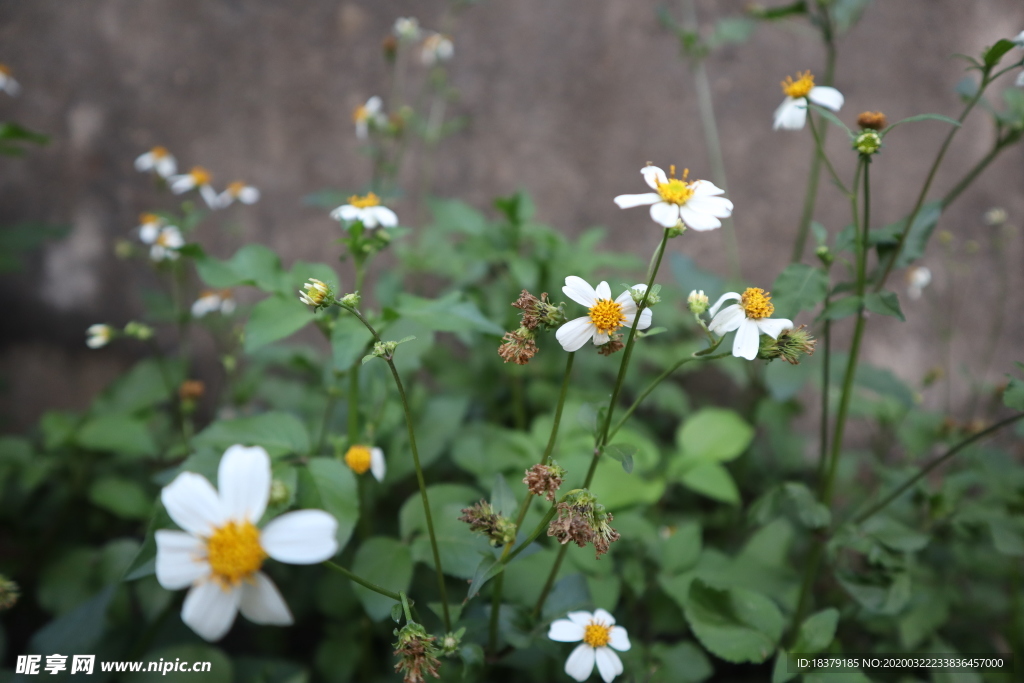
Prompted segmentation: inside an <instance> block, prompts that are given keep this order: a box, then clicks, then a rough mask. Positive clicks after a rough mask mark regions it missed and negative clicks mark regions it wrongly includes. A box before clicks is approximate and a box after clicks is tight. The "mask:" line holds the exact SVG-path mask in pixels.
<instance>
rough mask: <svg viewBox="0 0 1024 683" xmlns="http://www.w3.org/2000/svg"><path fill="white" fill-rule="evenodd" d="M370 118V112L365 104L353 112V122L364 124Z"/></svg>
mask: <svg viewBox="0 0 1024 683" xmlns="http://www.w3.org/2000/svg"><path fill="white" fill-rule="evenodd" d="M368 118H370V110H369V109H367V108H366V105H365V104H360V105H359V106H358V107H356V108H355V109H354V110H353V111H352V121H353V122H355V123H362V122H363V121H365V120H366V119H368Z"/></svg>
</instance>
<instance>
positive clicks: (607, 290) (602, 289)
mask: <svg viewBox="0 0 1024 683" xmlns="http://www.w3.org/2000/svg"><path fill="white" fill-rule="evenodd" d="M594 293H595V294H596V295H597V298H598V299H608V300H610V299H611V298H612V288H611V287H609V286H608V283H607V282H605V281H604V280H601V282H600V283H599V284H598V285H597V288H596V289H594Z"/></svg>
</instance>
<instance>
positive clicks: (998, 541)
mask: <svg viewBox="0 0 1024 683" xmlns="http://www.w3.org/2000/svg"><path fill="white" fill-rule="evenodd" d="M988 524H989V531H990V532H991V533H992V544H993V545H994V546H995V548H996V550H997V551H999V552H1000V553H1001V554H1003V555H1009V556H1010V557H1024V529H1022V528H1021V526H1022V525H1021V524H1020V522H1019V520H1017V519H1013V518H1011V519H1007V518H1000V519H992V520H989V523H988Z"/></svg>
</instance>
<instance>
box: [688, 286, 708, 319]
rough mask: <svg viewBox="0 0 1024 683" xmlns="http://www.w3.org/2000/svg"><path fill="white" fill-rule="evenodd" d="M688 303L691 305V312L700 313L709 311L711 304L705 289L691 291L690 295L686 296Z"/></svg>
mask: <svg viewBox="0 0 1024 683" xmlns="http://www.w3.org/2000/svg"><path fill="white" fill-rule="evenodd" d="M686 305H687V307H689V309H690V313H693V314H694V315H700V314H702V313H704V312H705V311H707V310H708V307H709V306H710V305H711V304H710V301H709V300H708V295H707V294H705V293H704V290H703V289H702V290H700V291H698V290H696V289H695V290H693V291H691V292H690V296H688V297H686Z"/></svg>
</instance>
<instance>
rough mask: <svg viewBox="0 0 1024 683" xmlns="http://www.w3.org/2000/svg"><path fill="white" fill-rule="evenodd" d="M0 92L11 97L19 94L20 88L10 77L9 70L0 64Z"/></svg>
mask: <svg viewBox="0 0 1024 683" xmlns="http://www.w3.org/2000/svg"><path fill="white" fill-rule="evenodd" d="M0 90H3V91H4V92H5V93H7V94H8V95H11V96H12V97H13V96H15V95H17V94H18V93H20V92H21V86H20V85H18V81H16V80H14V77H13V76H11V68H10V67H9V66H7V65H6V64H0Z"/></svg>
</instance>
